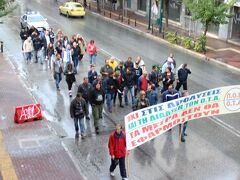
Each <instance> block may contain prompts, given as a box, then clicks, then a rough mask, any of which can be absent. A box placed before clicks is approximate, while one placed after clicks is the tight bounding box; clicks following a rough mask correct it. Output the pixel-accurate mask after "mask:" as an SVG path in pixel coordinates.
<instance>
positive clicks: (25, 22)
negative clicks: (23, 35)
mask: <svg viewBox="0 0 240 180" xmlns="http://www.w3.org/2000/svg"><path fill="white" fill-rule="evenodd" d="M20 23H21V27H22V28H26V27H27V28H28V29H30V28H31V27H32V26H34V27H35V28H36V29H37V30H38V31H42V29H43V28H45V29H49V24H48V23H47V19H46V18H44V17H43V16H42V15H41V14H40V13H39V12H34V11H28V12H26V13H25V14H24V15H23V16H22V17H21V18H20Z"/></svg>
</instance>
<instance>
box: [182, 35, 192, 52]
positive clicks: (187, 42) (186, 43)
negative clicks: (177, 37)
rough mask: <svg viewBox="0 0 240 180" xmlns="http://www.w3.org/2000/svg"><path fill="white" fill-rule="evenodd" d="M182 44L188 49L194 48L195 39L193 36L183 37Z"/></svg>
mask: <svg viewBox="0 0 240 180" xmlns="http://www.w3.org/2000/svg"><path fill="white" fill-rule="evenodd" d="M182 45H183V47H185V48H186V49H192V48H193V39H192V38H191V37H183V40H182Z"/></svg>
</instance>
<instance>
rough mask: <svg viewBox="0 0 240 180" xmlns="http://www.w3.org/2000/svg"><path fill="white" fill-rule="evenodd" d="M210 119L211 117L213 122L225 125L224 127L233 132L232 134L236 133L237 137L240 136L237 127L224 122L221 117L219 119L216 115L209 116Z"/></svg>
mask: <svg viewBox="0 0 240 180" xmlns="http://www.w3.org/2000/svg"><path fill="white" fill-rule="evenodd" d="M208 119H210V120H211V121H212V122H214V123H216V124H218V125H219V126H221V127H223V128H224V129H226V130H227V131H229V132H231V133H232V134H234V135H236V136H237V137H240V131H238V130H237V129H235V128H234V127H232V126H231V125H229V124H227V123H225V122H223V121H222V120H221V119H219V118H217V117H215V116H212V117H208Z"/></svg>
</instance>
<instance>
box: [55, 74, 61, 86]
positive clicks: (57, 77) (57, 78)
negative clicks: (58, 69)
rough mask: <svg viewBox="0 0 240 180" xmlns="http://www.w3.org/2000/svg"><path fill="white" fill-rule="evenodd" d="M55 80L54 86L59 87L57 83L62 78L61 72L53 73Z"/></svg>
mask: <svg viewBox="0 0 240 180" xmlns="http://www.w3.org/2000/svg"><path fill="white" fill-rule="evenodd" d="M54 78H55V81H56V88H57V89H59V83H60V82H61V80H62V75H61V73H55V76H54Z"/></svg>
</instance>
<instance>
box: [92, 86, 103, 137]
mask: <svg viewBox="0 0 240 180" xmlns="http://www.w3.org/2000/svg"><path fill="white" fill-rule="evenodd" d="M104 100H105V94H104V91H103V89H102V87H101V85H100V84H99V83H97V84H96V85H95V87H94V88H93V90H92V91H91V93H90V95H89V101H90V103H91V106H92V113H93V119H94V126H95V130H96V134H99V119H100V118H101V117H102V112H103V104H104Z"/></svg>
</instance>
